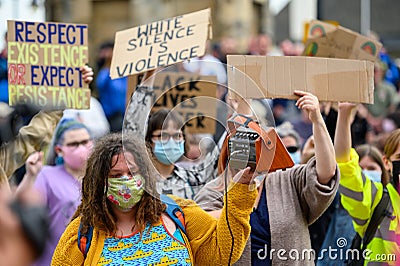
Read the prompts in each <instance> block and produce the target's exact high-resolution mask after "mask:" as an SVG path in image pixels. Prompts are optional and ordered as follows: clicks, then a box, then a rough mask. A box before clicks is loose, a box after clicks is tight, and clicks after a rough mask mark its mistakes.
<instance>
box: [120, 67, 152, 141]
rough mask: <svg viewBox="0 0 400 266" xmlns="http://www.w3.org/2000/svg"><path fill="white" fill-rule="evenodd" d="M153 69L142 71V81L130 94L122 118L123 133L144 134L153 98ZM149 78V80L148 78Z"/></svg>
mask: <svg viewBox="0 0 400 266" xmlns="http://www.w3.org/2000/svg"><path fill="white" fill-rule="evenodd" d="M154 72H155V70H150V71H147V72H146V73H144V76H143V78H142V82H141V84H140V85H138V86H137V87H136V89H135V93H134V94H133V95H132V96H131V100H130V102H129V105H128V107H127V109H126V114H125V120H124V128H123V130H124V133H125V132H129V133H130V134H140V135H141V136H144V135H145V133H146V132H145V131H144V130H145V125H146V119H147V118H148V117H149V114H150V111H151V107H152V106H153V99H154V97H155V93H154V89H153V87H152V85H153V80H150V79H149V78H152V79H153V78H154V76H153V74H154ZM148 79H149V80H148Z"/></svg>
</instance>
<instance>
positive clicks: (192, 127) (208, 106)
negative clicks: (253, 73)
mask: <svg viewBox="0 0 400 266" xmlns="http://www.w3.org/2000/svg"><path fill="white" fill-rule="evenodd" d="M140 80H141V77H140V75H133V76H129V77H128V90H127V99H130V98H131V96H132V94H133V93H134V91H135V88H136V86H137V85H138V84H140ZM217 85H218V84H217V77H216V76H199V75H197V74H192V73H178V72H166V71H165V72H160V73H157V74H156V75H155V78H154V83H153V86H152V87H153V89H154V99H153V101H152V102H153V103H154V102H155V101H156V100H157V102H156V103H155V104H154V105H153V108H152V110H151V112H154V111H157V110H158V109H160V108H163V107H165V108H169V109H172V108H174V107H176V110H177V111H178V112H179V113H180V114H181V115H182V117H183V119H184V121H187V122H186V124H185V125H186V128H187V129H188V131H189V132H190V133H210V134H214V133H215V125H216V121H215V119H213V118H216V117H217V101H218V99H217V98H216V91H217ZM210 98H214V99H215V100H214V99H210ZM128 103H129V100H128V101H127V104H128Z"/></svg>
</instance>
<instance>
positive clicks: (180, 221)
mask: <svg viewBox="0 0 400 266" xmlns="http://www.w3.org/2000/svg"><path fill="white" fill-rule="evenodd" d="M160 199H161V201H162V202H163V203H165V205H167V209H166V210H165V212H166V213H167V214H168V216H169V217H170V218H171V219H172V220H173V221H174V222H175V224H176V225H177V226H178V227H179V229H181V230H182V232H183V233H185V234H186V227H185V216H184V214H183V211H182V208H181V207H180V206H179V205H178V204H177V203H176V202H175V200H173V199H172V198H171V197H169V196H167V195H164V194H161V195H160Z"/></svg>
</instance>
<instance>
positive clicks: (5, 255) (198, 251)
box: [0, 34, 400, 265]
mask: <svg viewBox="0 0 400 266" xmlns="http://www.w3.org/2000/svg"><path fill="white" fill-rule="evenodd" d="M112 49H113V43H112V42H105V43H104V44H103V45H101V47H100V50H99V53H98V58H97V66H96V68H95V70H93V69H92V68H91V67H89V66H82V67H81V72H82V79H83V81H84V82H86V83H90V86H91V88H92V89H93V92H94V93H93V95H97V96H98V99H97V98H96V97H93V96H92V99H91V108H90V110H64V111H46V112H45V111H40V112H39V113H37V114H36V115H34V116H33V117H29V118H28V119H27V120H26V121H25V125H24V126H23V127H21V128H19V129H18V132H17V134H16V135H15V136H14V138H13V139H12V140H10V141H8V142H5V143H1V148H0V160H1V162H2V164H1V168H0V190H1V192H0V209H1V210H2V211H1V212H2V216H1V218H0V230H1V231H2V233H1V234H0V261H3V262H4V263H5V264H4V265H93V264H100V265H315V264H317V265H345V264H346V263H353V262H354V261H355V259H354V258H353V256H354V254H353V252H350V253H348V252H347V253H346V251H348V250H350V249H351V248H354V245H353V246H351V244H352V241H353V239H354V238H355V237H356V236H357V235H358V236H359V237H360V238H361V239H362V240H363V241H365V239H366V238H365V235H367V234H370V231H371V229H369V228H370V227H371V226H370V224H372V223H375V222H376V221H375V220H376V219H375V218H374V217H375V216H374V213H376V212H377V211H376V209H378V208H377V206H378V205H381V204H380V202H381V201H383V199H384V198H387V197H388V199H389V200H388V204H387V206H386V208H385V212H383V218H382V219H381V220H379V223H378V224H377V226H376V228H375V230H373V231H372V235H371V236H369V238H370V239H369V241H367V242H364V244H363V246H360V247H359V249H360V250H361V251H365V250H368V251H370V252H369V253H368V254H367V256H363V257H362V258H358V259H357V260H358V261H360V263H364V264H354V265H367V264H369V263H371V265H374V264H373V263H374V262H383V263H385V264H383V265H396V256H397V257H399V256H400V244H399V243H400V226H399V224H400V215H399V213H400V209H399V208H400V195H399V194H400V185H399V175H398V173H397V175H396V174H395V171H394V169H395V167H394V165H395V164H396V162H398V161H400V129H399V128H400V121H399V118H400V92H399V87H400V86H399V85H400V82H399V79H397V80H396V79H395V78H393V76H394V75H393V74H391V75H390V77H391V78H390V79H389V78H388V76H387V75H386V73H387V71H389V69H391V70H390V71H392V72H395V71H396V70H395V68H393V66H392V65H390V62H391V61H390V58H389V56H388V55H387V53H386V52H385V50H383V51H382V52H381V54H380V56H379V58H378V60H377V62H376V63H375V65H374V81H375V91H374V98H375V103H374V104H370V105H367V104H354V103H344V102H341V103H321V102H319V100H318V98H317V97H316V96H315V95H313V94H311V93H309V92H304V91H301V88H299V89H300V90H297V91H295V92H294V94H295V95H296V96H297V98H298V99H297V100H285V99H273V100H271V99H259V100H257V101H256V100H247V101H245V102H244V101H242V102H240V101H239V103H238V102H237V100H234V99H232V98H230V96H231V95H230V94H229V91H228V90H229V88H227V87H226V82H227V76H226V55H228V54H238V53H239V52H238V50H237V46H236V43H235V40H234V39H232V38H224V39H223V40H221V41H220V42H219V43H209V44H208V46H207V53H206V55H205V56H203V57H201V58H198V59H197V60H193V61H191V62H187V63H184V64H183V67H182V68H180V69H181V71H189V72H193V73H198V74H202V75H215V76H217V80H218V83H219V86H218V89H217V93H216V98H217V99H219V100H220V102H222V103H224V104H225V105H226V106H228V107H229V108H227V107H225V105H224V106H222V105H221V106H218V109H217V110H218V114H217V117H218V120H219V121H224V122H225V123H226V122H227V121H228V120H229V118H230V117H231V116H232V115H233V114H237V113H239V114H243V115H246V116H247V117H248V119H249V121H250V120H252V121H255V122H256V123H260V124H261V122H263V121H267V124H268V126H270V127H274V126H276V132H277V134H278V135H279V137H280V139H281V141H282V143H283V145H284V146H285V148H286V150H285V152H287V154H288V155H289V156H290V158H291V159H292V161H293V163H294V166H293V167H291V168H288V169H283V170H277V171H274V172H270V173H266V172H263V173H260V172H254V169H253V170H252V168H251V167H243V168H242V169H236V168H234V167H231V166H230V162H229V160H226V158H225V157H222V156H220V153H221V150H220V149H221V144H219V143H221V142H222V141H224V140H225V138H226V137H227V134H229V132H227V129H226V124H224V125H223V126H222V127H218V126H217V129H216V132H215V135H214V136H211V139H213V143H212V145H207V147H206V148H204V147H200V146H201V142H202V140H201V137H200V136H204V135H201V134H199V135H197V134H196V133H193V132H191V133H189V132H188V130H187V128H186V125H185V122H186V121H184V120H183V118H182V117H181V115H180V114H179V112H177V111H176V110H171V109H166V108H164V109H159V110H156V111H153V110H152V106H153V104H154V102H152V100H153V99H154V98H155V92H154V89H153V87H152V77H154V75H156V73H157V72H156V71H149V72H146V73H145V75H144V77H143V82H142V83H141V84H139V85H138V86H137V88H136V91H135V94H134V95H132V97H131V99H130V102H129V105H128V106H127V107H126V108H125V102H126V99H125V98H126V89H127V79H126V78H122V79H116V80H111V79H110V77H109V73H110V63H111V58H112V54H113V51H112ZM301 52H302V46H301V45H299V44H294V43H292V42H291V41H290V40H284V41H283V42H282V43H280V45H279V46H275V45H273V42H272V40H271V38H270V37H269V36H268V35H266V34H260V35H259V36H255V37H254V38H251V40H250V41H249V47H248V52H247V54H252V55H282V56H297V55H300V54H301ZM6 54H7V51H6V50H5V51H3V52H2V53H1V56H3V58H4V55H5V58H6ZM202 60H203V61H204V60H207V62H209V64H202V63H201V62H202ZM210 62H212V63H210ZM389 65H390V66H389ZM1 75H2V73H0V77H3V76H1ZM6 76H7V75H6ZM92 81H93V82H92ZM3 85H4V84H3ZM3 88H4V87H2V88H1V91H2V92H4V89H3ZM5 99H6V98H5ZM0 100H3V98H1V99H0ZM3 101H5V100H3ZM243 106H245V107H243ZM1 108H3V107H1ZM224 108H225V109H224ZM0 115H2V116H3V117H2V118H4V117H5V116H6V115H9V112H5V113H4V112H0ZM271 118H272V119H271ZM207 137H208V138H210V136H209V135H207ZM199 138H200V139H199ZM193 143H195V144H194V145H193ZM275 156H278V157H279V156H280V154H275ZM222 166H224V167H222ZM21 167H22V168H23V170H22V172H23V174H22V176H20V178H18V177H17V176H18V174H17V173H18V170H19V169H21ZM165 195H167V197H165ZM35 213H36V216H35ZM33 226H35V227H33ZM34 228H36V229H37V230H38V231H34ZM35 232H36V233H35ZM37 232H39V233H37ZM367 232H368V233H367ZM40 233H41V234H40ZM11 239H12V240H11ZM339 240H344V241H345V244H343V245H342V243H341V242H339ZM353 244H354V243H353ZM331 249H336V251H337V252H336V254H333V255H335V257H331V256H332V254H331V253H329V254H328V252H327V250H331ZM16 250H20V252H16ZM339 250H340V252H341V253H340V254H342V255H341V256H340V257H339ZM304 253H307V254H304ZM22 254H23V255H22ZM349 254H350V255H351V256H350V257H351V258H349ZM361 255H362V254H360V256H361ZM0 264H1V263H0Z"/></svg>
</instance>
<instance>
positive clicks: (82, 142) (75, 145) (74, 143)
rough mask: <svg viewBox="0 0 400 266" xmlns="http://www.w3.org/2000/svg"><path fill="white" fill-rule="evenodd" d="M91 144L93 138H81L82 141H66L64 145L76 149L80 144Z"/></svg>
mask: <svg viewBox="0 0 400 266" xmlns="http://www.w3.org/2000/svg"><path fill="white" fill-rule="evenodd" d="M91 144H92V140H91V139H85V140H81V141H74V142H71V143H66V144H64V146H67V147H69V148H74V149H76V148H78V147H79V146H80V145H83V146H88V145H91Z"/></svg>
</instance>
